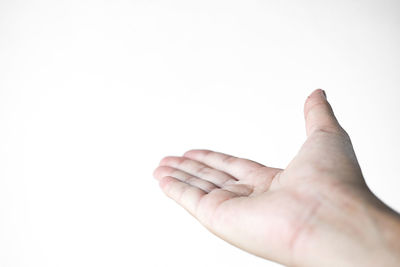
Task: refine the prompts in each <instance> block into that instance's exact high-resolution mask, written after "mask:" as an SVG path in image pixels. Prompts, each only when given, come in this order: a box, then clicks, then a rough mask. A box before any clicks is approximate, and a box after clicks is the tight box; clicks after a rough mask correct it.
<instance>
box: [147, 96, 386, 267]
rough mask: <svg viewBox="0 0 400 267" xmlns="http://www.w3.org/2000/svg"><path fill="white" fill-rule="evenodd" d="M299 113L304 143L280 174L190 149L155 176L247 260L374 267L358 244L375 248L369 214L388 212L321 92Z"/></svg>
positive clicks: (165, 163)
mask: <svg viewBox="0 0 400 267" xmlns="http://www.w3.org/2000/svg"><path fill="white" fill-rule="evenodd" d="M304 115H305V121H306V132H307V139H306V141H305V143H304V144H303V146H302V147H301V149H300V150H299V152H298V154H297V155H296V156H295V157H294V159H293V160H292V161H291V162H290V163H289V164H288V166H287V167H286V168H285V169H280V168H273V167H269V166H265V165H263V164H260V163H257V162H254V161H251V160H248V159H244V158H238V157H234V156H230V155H226V154H223V153H219V152H214V151H211V150H190V151H188V152H186V153H185V154H184V155H183V156H182V157H175V156H168V157H165V158H164V159H162V160H161V162H160V164H159V166H158V167H157V169H156V170H155V171H154V177H155V178H156V179H157V180H159V183H160V186H161V188H162V190H163V191H164V193H165V194H166V195H167V196H168V197H170V198H172V199H173V200H175V201H176V202H177V203H178V204H180V205H181V206H182V207H184V208H185V209H186V210H187V211H188V212H189V213H191V214H192V215H193V216H194V217H195V218H196V219H198V220H199V221H200V223H202V224H203V225H204V226H205V227H206V228H207V229H209V230H210V231H211V232H212V233H214V234H215V235H217V236H219V237H220V238H222V239H224V240H226V241H227V242H229V243H231V244H233V245H235V246H237V247H239V248H241V249H244V250H246V251H248V252H250V253H252V254H255V255H258V256H260V257H263V258H266V259H270V260H273V261H276V262H279V263H282V264H286V265H293V266H352V264H354V263H355V262H357V263H358V264H364V263H366V264H367V263H371V262H373V261H371V260H367V259H366V258H364V254H365V251H364V250H365V248H364V247H363V246H359V243H360V242H361V243H363V244H368V245H369V244H370V243H371V244H376V242H377V241H376V239H374V238H376V237H375V236H373V234H372V237H371V236H368V235H365V230H367V231H369V232H370V233H371V232H373V233H374V234H375V235H379V232H377V231H378V230H379V227H376V224H374V223H373V222H372V221H371V220H370V214H371V213H374V211H375V210H384V214H388V216H390V215H392V213H393V212H392V211H391V210H390V209H389V208H387V207H386V206H385V205H384V204H382V203H381V202H380V201H379V200H378V199H377V198H376V197H375V196H374V195H373V194H372V193H371V192H370V191H369V189H368V187H367V186H366V184H365V182H364V179H363V175H362V173H361V169H360V167H359V164H358V162H357V159H356V156H355V153H354V151H353V148H352V144H351V141H350V138H349V136H348V134H347V133H346V132H345V131H344V129H343V128H342V127H341V126H340V125H339V123H338V121H337V119H336V118H335V116H334V113H333V111H332V108H331V106H330V104H329V103H328V101H327V99H326V96H325V93H324V92H323V91H322V90H320V89H318V90H315V91H314V92H313V93H312V94H311V95H310V96H309V97H308V98H307V100H306V102H305V106H304ZM356 217H357V218H356ZM361 224H362V225H363V227H364V229H363V230H360V225H361ZM371 246H372V245H371ZM363 253H364V254H363ZM360 266H361V265H360ZM363 266H367V265H363Z"/></svg>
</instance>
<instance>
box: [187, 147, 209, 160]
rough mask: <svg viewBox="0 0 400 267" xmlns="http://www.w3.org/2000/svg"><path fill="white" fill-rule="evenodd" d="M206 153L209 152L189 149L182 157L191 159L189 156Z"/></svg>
mask: <svg viewBox="0 0 400 267" xmlns="http://www.w3.org/2000/svg"><path fill="white" fill-rule="evenodd" d="M208 152H211V150H208V149H190V150H188V151H186V152H185V153H184V154H183V156H184V157H189V158H190V157H191V156H194V155H196V154H199V153H208Z"/></svg>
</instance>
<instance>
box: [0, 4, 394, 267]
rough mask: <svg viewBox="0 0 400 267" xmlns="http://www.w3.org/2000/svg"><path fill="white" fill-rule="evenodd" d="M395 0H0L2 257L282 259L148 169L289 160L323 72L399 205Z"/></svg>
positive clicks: (227, 262) (42, 260)
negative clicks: (263, 255)
mask: <svg viewBox="0 0 400 267" xmlns="http://www.w3.org/2000/svg"><path fill="white" fill-rule="evenodd" d="M399 14H400V2H399V1H397V0H393V1H386V0H376V1H361V0H359V1H317V0H315V1H310V0H308V1H295V0H293V1H276V0H275V1H266V0H264V1H260V0H246V1H225V0H204V1H191V0H189V1H187V0H170V1H161V0H153V1H149V0H147V1H145V0H141V1H135V0H130V1H127V0H112V1H111V0H109V1H94V0H93V1H88V0H83V1H82V0H80V1H71V0H68V1H49V0H48V1H18V0H13V1H11V0H10V1H6V0H0V266H151V267H153V266H155V267H157V266H192V267H197V266H198V267H200V266H229V267H235V266H254V267H256V266H278V265H277V264H273V263H269V262H267V261H265V260H262V259H260V258H257V257H255V256H252V255H250V254H248V253H246V252H242V251H240V250H239V249H237V248H235V247H233V246H231V245H229V244H227V243H225V242H224V241H222V240H219V239H218V238H217V237H215V236H213V235H212V234H211V233H209V232H208V231H207V230H205V229H203V228H202V227H201V225H200V224H199V223H197V221H196V220H195V219H194V218H193V217H191V216H190V215H189V214H188V213H187V212H186V211H184V210H183V209H182V208H180V207H179V206H178V205H176V204H175V203H174V202H173V201H172V200H170V199H168V198H166V197H165V196H164V195H163V194H162V192H161V190H160V189H159V188H158V184H157V182H156V181H155V180H154V179H153V178H152V172H153V169H154V168H155V167H156V166H157V165H158V162H159V160H160V159H161V158H162V157H163V156H166V155H181V154H182V153H184V152H185V151H186V150H188V149H191V148H208V149H213V150H217V151H222V152H226V153H230V154H234V155H237V156H242V157H246V158H251V159H253V160H256V161H259V162H261V163H263V164H266V165H269V166H274V167H282V168H284V167H285V166H286V165H287V164H288V162H289V161H290V160H291V159H292V157H293V156H294V155H295V154H296V153H297V151H298V149H299V148H300V146H301V144H302V143H303V141H304V140H305V131H304V121H303V103H304V101H305V99H306V97H307V96H308V94H309V93H311V91H312V90H314V89H316V88H323V89H325V90H326V92H327V94H328V99H329V100H330V102H331V104H332V105H333V107H334V110H335V112H336V114H337V117H338V118H339V120H340V121H341V123H342V125H343V127H344V128H345V129H346V130H347V131H348V132H349V134H350V136H351V137H352V140H353V143H354V146H355V150H356V152H357V155H358V158H359V161H360V164H361V167H362V169H363V172H364V175H365V179H366V180H367V183H368V184H369V185H370V187H371V188H372V190H373V191H374V192H375V193H376V194H377V195H378V196H379V197H380V198H381V199H383V200H384V201H385V202H386V203H388V204H389V205H390V206H392V207H393V208H395V209H397V210H400V196H399V192H398V190H399V185H400V183H399V173H400V164H399V149H400V141H399V136H400V120H399V114H400V106H399V100H400V91H399V90H400V75H399V74H400V49H399V47H400V16H399Z"/></svg>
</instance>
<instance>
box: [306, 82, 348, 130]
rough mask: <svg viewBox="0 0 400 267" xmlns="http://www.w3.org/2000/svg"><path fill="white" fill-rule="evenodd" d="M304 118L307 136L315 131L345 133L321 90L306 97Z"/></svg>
mask: <svg viewBox="0 0 400 267" xmlns="http://www.w3.org/2000/svg"><path fill="white" fill-rule="evenodd" d="M304 118H305V120H306V132H307V136H310V135H311V134H312V133H314V132H317V131H323V132H332V133H345V131H344V130H343V128H342V127H341V126H340V124H339V122H338V121H337V119H336V117H335V114H334V113H333V110H332V107H331V105H330V104H329V102H328V100H327V98H326V93H325V91H323V90H322V89H317V90H314V91H313V92H312V93H311V95H309V96H308V98H307V100H306V102H305V104H304Z"/></svg>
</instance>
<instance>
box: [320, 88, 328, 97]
mask: <svg viewBox="0 0 400 267" xmlns="http://www.w3.org/2000/svg"><path fill="white" fill-rule="evenodd" d="M321 91H322V94H323V95H324V97H325V99H327V97H326V92H325V91H324V90H322V89H321Z"/></svg>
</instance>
